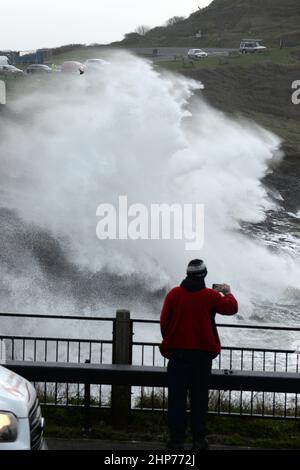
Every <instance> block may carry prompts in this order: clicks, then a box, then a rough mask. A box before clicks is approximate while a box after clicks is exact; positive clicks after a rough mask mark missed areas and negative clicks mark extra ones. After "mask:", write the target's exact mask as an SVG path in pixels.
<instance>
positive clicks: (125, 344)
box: [111, 310, 132, 426]
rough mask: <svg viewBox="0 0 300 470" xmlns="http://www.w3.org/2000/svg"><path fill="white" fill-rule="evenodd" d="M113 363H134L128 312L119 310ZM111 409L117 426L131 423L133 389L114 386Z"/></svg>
mask: <svg viewBox="0 0 300 470" xmlns="http://www.w3.org/2000/svg"><path fill="white" fill-rule="evenodd" d="M113 363H114V364H131V363H132V328H131V321H130V312H129V311H128V310H117V312H116V320H115V323H114V332H113ZM111 409H112V420H113V424H114V425H115V426H126V425H127V424H128V423H129V418H130V409H131V387H129V386H124V385H122V386H120V385H114V386H112V393H111Z"/></svg>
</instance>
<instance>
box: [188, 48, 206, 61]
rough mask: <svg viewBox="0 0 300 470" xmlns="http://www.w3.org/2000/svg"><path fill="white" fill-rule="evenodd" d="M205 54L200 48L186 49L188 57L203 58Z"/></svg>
mask: <svg viewBox="0 0 300 470" xmlns="http://www.w3.org/2000/svg"><path fill="white" fill-rule="evenodd" d="M207 56H208V54H207V52H205V51H203V50H202V49H190V50H189V51H188V57H189V59H205V57H207Z"/></svg>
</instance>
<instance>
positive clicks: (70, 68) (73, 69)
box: [58, 60, 85, 75]
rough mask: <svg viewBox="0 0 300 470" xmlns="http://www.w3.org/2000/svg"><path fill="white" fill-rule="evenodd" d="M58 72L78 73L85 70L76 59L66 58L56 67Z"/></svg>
mask: <svg viewBox="0 0 300 470" xmlns="http://www.w3.org/2000/svg"><path fill="white" fill-rule="evenodd" d="M58 70H59V71H60V72H64V73H73V74H74V73H79V74H80V75H81V74H83V73H84V72H85V66H84V65H83V64H82V63H81V62H77V61H76V60H67V61H66V62H63V64H62V65H61V66H60V67H59V68H58Z"/></svg>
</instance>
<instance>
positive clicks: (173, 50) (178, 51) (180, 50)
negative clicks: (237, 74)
mask: <svg viewBox="0 0 300 470" xmlns="http://www.w3.org/2000/svg"><path fill="white" fill-rule="evenodd" d="M129 50H130V51H131V52H133V53H134V54H136V55H138V56H143V57H149V58H151V59H152V60H155V61H160V60H162V61H163V60H166V61H167V60H173V59H174V57H175V56H184V57H187V53H188V50H189V48H187V47H158V48H156V50H157V55H156V54H154V53H153V51H154V50H155V49H154V48H151V47H136V48H130V49H129ZM203 50H204V51H205V52H207V53H208V54H209V55H220V56H227V55H228V54H229V52H237V51H238V50H239V49H232V48H231V49H230V48H208V47H204V48H203Z"/></svg>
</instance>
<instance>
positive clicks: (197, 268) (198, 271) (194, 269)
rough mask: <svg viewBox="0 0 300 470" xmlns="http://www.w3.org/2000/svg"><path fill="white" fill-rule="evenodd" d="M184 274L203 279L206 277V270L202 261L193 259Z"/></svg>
mask: <svg viewBox="0 0 300 470" xmlns="http://www.w3.org/2000/svg"><path fill="white" fill-rule="evenodd" d="M186 273H187V275H188V276H197V277H202V278H203V279H204V278H205V276H206V275H207V269H206V266H205V263H204V261H203V260H202V259H193V260H192V261H190V262H189V264H188V266H187V270H186Z"/></svg>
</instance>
